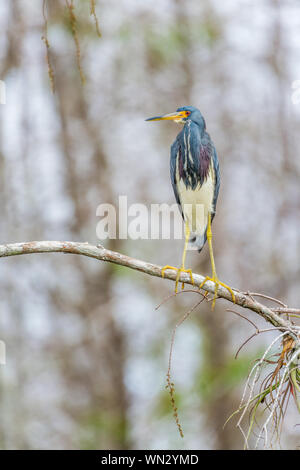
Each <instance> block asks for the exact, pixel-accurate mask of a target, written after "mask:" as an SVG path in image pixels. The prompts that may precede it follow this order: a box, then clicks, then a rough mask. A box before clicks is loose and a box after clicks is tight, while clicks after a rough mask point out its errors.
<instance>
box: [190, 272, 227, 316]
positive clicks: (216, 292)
mask: <svg viewBox="0 0 300 470" xmlns="http://www.w3.org/2000/svg"><path fill="white" fill-rule="evenodd" d="M206 281H212V282H214V283H215V293H214V298H213V301H212V306H211V309H212V310H213V309H214V308H215V304H216V299H217V296H218V289H219V286H222V287H225V289H227V290H228V291H229V292H230V294H231V297H232V301H233V302H234V303H235V295H234V292H233V290H232V289H231V287H229V286H228V285H227V284H225V283H224V282H221V281H220V280H219V279H218V277H217V275H213V276H212V277H210V276H206V278H205V279H204V281H202V282H201V284H200V286H199V289H201V288H202V287H203V286H204V284H205V283H206Z"/></svg>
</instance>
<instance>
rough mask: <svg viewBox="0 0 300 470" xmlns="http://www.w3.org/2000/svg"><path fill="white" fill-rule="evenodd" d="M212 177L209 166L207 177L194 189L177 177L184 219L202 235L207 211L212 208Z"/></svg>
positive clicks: (211, 210)
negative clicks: (188, 187)
mask: <svg viewBox="0 0 300 470" xmlns="http://www.w3.org/2000/svg"><path fill="white" fill-rule="evenodd" d="M177 176H179V175H178V174H177ZM214 177H215V175H214V169H213V167H212V166H211V167H210V169H209V173H208V175H207V179H206V180H205V181H204V183H203V184H202V186H201V187H200V184H199V185H198V187H196V188H195V189H194V190H192V189H187V188H186V187H185V184H184V182H183V181H182V179H179V178H178V179H177V189H178V193H179V197H180V201H181V206H182V211H183V215H184V220H185V221H186V222H187V223H188V225H189V228H190V230H191V232H192V233H194V234H195V235H199V236H203V234H204V233H205V230H206V227H207V219H208V213H209V212H213V210H214V209H213V199H214Z"/></svg>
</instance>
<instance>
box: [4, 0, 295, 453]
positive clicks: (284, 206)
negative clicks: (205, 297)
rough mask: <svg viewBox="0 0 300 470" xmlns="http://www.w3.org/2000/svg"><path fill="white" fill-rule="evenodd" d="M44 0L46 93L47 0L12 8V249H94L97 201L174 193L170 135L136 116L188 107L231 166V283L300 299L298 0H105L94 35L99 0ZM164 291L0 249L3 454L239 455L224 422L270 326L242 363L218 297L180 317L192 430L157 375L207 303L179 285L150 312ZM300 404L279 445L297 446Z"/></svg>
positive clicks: (136, 246)
mask: <svg viewBox="0 0 300 470" xmlns="http://www.w3.org/2000/svg"><path fill="white" fill-rule="evenodd" d="M45 3H46V8H45V15H46V18H47V39H48V45H49V48H48V53H49V60H50V64H51V68H52V70H53V75H54V86H55V93H54V94H53V93H52V92H51V84H50V81H49V75H48V66H47V61H46V59H45V56H46V52H47V49H46V46H45V41H42V40H41V36H43V35H44V36H45V34H46V32H45V21H44V18H43V2H42V1H41V0H35V1H31V2H23V1H21V0H11V1H10V2H7V1H5V0H0V12H1V15H0V22H1V28H0V78H1V79H2V80H4V81H5V84H6V90H7V102H6V104H5V105H1V114H0V135H1V139H0V170H1V171H0V195H1V197H0V205H1V213H2V217H1V220H2V223H1V225H0V234H1V243H7V242H17V241H26V240H33V239H46V240H47V239H62V240H75V241H89V242H91V243H99V240H98V239H97V236H96V225H97V223H98V220H99V218H97V217H96V209H97V206H98V205H99V204H100V203H110V204H114V205H115V206H117V205H118V197H119V195H127V196H128V203H129V204H130V203H134V202H140V203H145V204H147V205H150V204H151V203H163V202H167V203H170V204H173V202H174V196H173V192H172V188H171V184H170V181H169V146H170V144H171V142H172V141H173V139H174V137H175V135H176V132H178V128H176V127H175V126H174V124H170V123H165V124H164V125H157V126H156V125H149V123H145V122H144V119H145V118H147V117H149V116H153V115H156V114H162V113H167V112H173V111H175V110H176V108H177V107H179V106H182V105H188V104H192V105H194V106H197V107H199V108H200V110H201V111H202V113H203V114H204V116H205V118H206V122H207V128H208V131H209V132H210V133H211V135H212V138H213V140H214V142H215V145H216V147H217V150H218V154H219V158H220V164H221V174H222V186H221V191H220V198H219V204H218V212H217V216H216V219H215V221H214V235H215V255H216V260H217V267H218V272H219V275H220V277H221V279H222V280H224V281H226V283H228V284H230V285H233V286H236V287H238V288H240V289H242V290H253V291H255V292H257V291H263V292H264V293H267V294H269V295H274V296H276V297H279V298H281V299H282V300H284V301H286V302H287V303H288V304H289V305H292V306H295V307H296V306H299V304H300V294H299V281H300V269H299V262H298V260H299V255H300V253H299V241H300V231H299V214H300V197H299V196H300V193H299V175H300V160H299V158H298V148H299V143H300V142H299V122H300V121H299V119H300V113H299V110H300V104H299V105H297V104H293V101H292V92H293V89H292V83H293V81H294V80H296V79H299V77H300V61H299V40H300V37H299V35H300V11H299V8H300V7H299V2H298V1H297V0H288V1H286V2H280V1H279V0H277V1H276V0H252V1H250V0H239V1H236V0H235V1H233V0H228V1H226V2H219V1H218V2H217V1H216V0H203V1H202V2H199V1H196V0H189V1H183V0H161V1H160V2H158V3H157V4H154V3H153V2H150V1H149V0H144V1H143V2H140V1H138V0H110V1H109V2H107V1H104V0H97V1H96V2H95V6H96V14H97V18H98V22H99V29H100V32H101V38H99V35H98V34H97V30H96V25H95V18H94V17H93V15H90V8H91V5H92V3H93V2H90V1H88V0H81V1H79V0H75V1H74V2H71V0H69V1H68V2H64V1H62V0H61V1H59V0H51V1H48V2H45ZM72 3H73V6H74V9H73V10H72V11H73V14H75V17H76V18H75V23H76V26H75V31H76V38H77V39H76V41H77V40H78V44H79V48H80V50H79V48H78V44H77V46H76V41H74V29H73V30H72V21H70V8H68V7H67V5H68V4H69V5H72ZM73 21H74V19H73ZM73 26H74V23H73ZM78 63H80V67H82V74H84V76H85V84H84V85H82V83H81V78H82V77H80V73H79V66H78ZM100 243H102V244H104V245H105V246H106V247H108V248H111V249H114V250H118V251H121V252H124V253H126V254H128V255H130V256H133V257H141V258H142V259H144V260H149V261H151V262H153V263H158V264H161V265H165V264H173V265H175V266H176V265H178V263H179V261H180V256H181V250H182V241H178V240H177V241H176V240H171V241H167V240H135V241H133V240H110V241H108V240H105V241H100ZM188 264H189V265H190V266H191V267H192V268H193V269H194V270H196V271H198V272H201V273H203V274H208V273H209V272H210V265H209V257H208V250H207V248H206V249H205V250H203V252H202V253H201V255H197V254H196V253H195V252H190V253H189V254H188ZM172 289H173V284H171V283H168V282H167V281H164V282H162V281H161V280H160V279H154V278H153V279H152V278H150V277H149V276H145V275H142V274H139V273H137V272H132V271H130V270H128V269H125V268H120V267H116V266H110V265H108V264H105V263H99V262H96V261H93V260H87V259H82V258H81V257H76V256H74V257H71V256H62V255H49V256H47V255H32V256H30V257H20V258H12V259H3V260H2V261H1V269H0V311H1V315H0V338H1V339H2V340H4V341H5V343H6V347H7V364H6V366H1V368H0V377H1V380H0V414H1V420H0V447H1V448H2V449H12V448H19V449H20V448H22V449H29V448H58V449H65V448H89V449H96V448H98V449H99V448H100V449H105V448H109V449H114V448H118V449H128V448H148V449H155V448H165V449H169V448H184V449H191V448H194V449H237V448H241V447H242V445H243V441H242V436H241V435H240V433H239V432H237V430H236V429H235V426H234V420H233V421H232V422H230V423H229V424H228V425H227V427H226V428H225V430H224V429H223V425H224V423H225V421H226V419H227V417H228V416H229V415H230V414H231V413H232V412H233V411H234V410H235V409H236V407H237V406H238V404H239V400H240V395H241V390H242V385H243V384H244V382H245V379H246V376H247V371H248V370H249V367H250V364H251V363H252V361H253V360H255V358H257V357H258V354H259V351H260V350H261V348H262V347H263V345H264V344H265V342H268V341H269V342H270V339H271V338H273V336H272V335H273V333H267V334H266V335H265V337H264V338H259V339H256V340H255V341H253V343H252V344H251V343H250V344H249V345H247V347H246V349H244V350H243V351H242V352H241V353H240V355H239V357H238V359H237V360H235V359H234V355H235V352H236V350H237V348H238V347H239V346H240V344H241V343H242V342H243V341H244V340H245V339H246V338H247V336H248V335H249V334H251V333H252V330H251V331H250V329H251V326H250V325H249V324H247V323H246V322H244V321H243V320H242V319H241V318H239V317H237V316H235V315H233V314H231V313H229V312H226V304H225V303H224V302H218V304H217V307H216V309H215V311H214V312H211V311H210V309H209V307H208V306H207V305H206V304H205V303H202V304H201V305H200V306H199V308H197V310H195V311H194V312H193V313H192V314H191V316H190V317H189V318H188V319H187V320H186V321H185V323H184V324H183V325H182V326H181V327H180V328H179V329H178V331H177V334H176V340H175V349H174V354H173V368H172V378H173V380H174V382H175V384H176V397H177V404H178V406H179V417H180V422H181V424H182V427H183V430H184V434H185V437H184V439H183V440H182V439H181V438H180V436H179V434H178V430H177V428H176V425H175V423H174V420H173V416H172V409H171V406H170V397H169V395H168V393H167V391H166V390H165V388H164V387H165V383H166V372H167V365H168V353H169V348H170V340H171V333H172V329H173V327H174V325H175V324H176V322H177V321H178V320H179V319H180V317H181V316H182V315H183V313H184V312H186V311H187V310H188V309H189V308H190V307H191V306H192V305H193V302H194V301H195V299H194V298H193V294H190V293H186V294H182V295H179V296H177V297H176V299H174V298H172V299H170V300H169V301H168V302H166V303H164V304H163V305H162V306H161V307H160V308H159V309H158V310H155V307H156V306H157V305H158V304H160V303H161V302H162V300H163V299H164V298H165V297H166V296H167V295H168V294H170V292H172ZM247 315H248V316H249V318H252V320H254V318H255V315H254V314H253V313H252V312H248V313H247ZM255 321H256V322H257V323H258V324H259V325H261V324H263V323H262V322H260V321H259V320H257V319H256V318H255ZM293 407H294V404H291V406H290V409H289V413H288V416H287V419H286V422H285V427H284V432H283V436H284V437H283V444H282V445H283V447H284V448H294V447H295V446H296V445H297V442H298V441H299V434H298V435H297V433H299V427H295V425H296V424H297V415H296V412H295V408H293Z"/></svg>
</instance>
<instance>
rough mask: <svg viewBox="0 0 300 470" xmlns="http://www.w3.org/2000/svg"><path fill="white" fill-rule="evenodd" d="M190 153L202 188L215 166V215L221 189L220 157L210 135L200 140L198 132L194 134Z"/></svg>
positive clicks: (213, 203)
mask: <svg viewBox="0 0 300 470" xmlns="http://www.w3.org/2000/svg"><path fill="white" fill-rule="evenodd" d="M193 130H194V129H193ZM190 152H191V157H192V160H193V162H194V166H195V169H196V174H197V184H200V187H201V186H202V184H203V183H204V182H205V180H206V178H207V175H208V173H209V170H210V167H211V165H212V166H213V174H214V178H215V181H214V194H213V202H212V205H213V209H214V213H215V211H216V205H217V200H218V195H219V189H220V168H219V160H218V155H217V152H216V149H215V146H214V144H213V142H212V140H211V138H210V135H209V134H208V133H207V132H205V133H204V135H203V136H202V138H200V137H199V133H198V132H195V131H194V132H192V133H191V139H190ZM214 213H213V214H212V217H213V216H214Z"/></svg>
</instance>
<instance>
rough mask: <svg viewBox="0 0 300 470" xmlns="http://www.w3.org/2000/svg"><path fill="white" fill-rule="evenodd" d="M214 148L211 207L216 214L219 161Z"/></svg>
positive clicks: (218, 188)
mask: <svg viewBox="0 0 300 470" xmlns="http://www.w3.org/2000/svg"><path fill="white" fill-rule="evenodd" d="M213 148H214V153H213V165H214V173H215V191H214V199H213V207H214V214H213V217H214V215H215V212H216V206H217V200H218V196H219V190H220V166H219V159H218V155H217V151H216V149H215V147H213Z"/></svg>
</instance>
